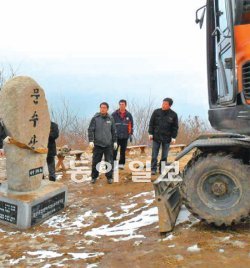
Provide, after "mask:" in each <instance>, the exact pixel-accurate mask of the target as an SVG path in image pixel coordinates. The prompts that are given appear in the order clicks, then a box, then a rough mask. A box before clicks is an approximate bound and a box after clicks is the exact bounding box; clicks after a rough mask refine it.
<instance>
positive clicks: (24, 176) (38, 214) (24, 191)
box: [0, 76, 67, 229]
mask: <svg viewBox="0 0 250 268" xmlns="http://www.w3.org/2000/svg"><path fill="white" fill-rule="evenodd" d="M0 118H1V119H2V120H3V123H4V127H5V132H6V135H7V136H8V137H7V138H6V139H5V142H4V151H5V154H6V172H7V182H4V183H2V184H1V186H0V222H1V223H4V224H8V225H11V226H13V227H17V228H19V229H26V228H29V227H31V226H33V225H35V224H37V223H39V222H41V221H43V220H45V219H47V218H48V217H49V216H51V215H53V214H55V213H56V212H58V211H59V210H61V209H63V208H64V207H65V205H66V202H67V187H66V186H65V185H63V184H62V183H58V182H51V181H47V180H43V179H42V178H43V166H44V165H45V163H46V156H47V145H48V137H49V132H50V116H49V111H48V106H47V101H46V99H45V94H44V91H43V89H42V88H41V87H40V86H39V85H38V84H37V83H36V82H35V81H34V80H33V79H31V78H29V77H24V76H19V77H15V78H13V79H11V80H9V81H8V82H7V83H6V84H5V85H4V87H3V88H2V90H1V91H0Z"/></svg>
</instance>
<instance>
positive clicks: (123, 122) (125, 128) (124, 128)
mask: <svg viewBox="0 0 250 268" xmlns="http://www.w3.org/2000/svg"><path fill="white" fill-rule="evenodd" d="M112 116H113V118H114V120H115V126H116V131H117V138H118V139H128V138H129V136H130V135H132V134H133V127H134V122H133V117H132V115H131V113H130V112H128V111H127V110H126V115H125V117H124V119H123V118H121V116H120V113H119V110H116V111H115V112H113V113H112ZM129 124H130V126H131V131H130V133H129Z"/></svg>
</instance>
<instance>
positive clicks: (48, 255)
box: [27, 250, 63, 259]
mask: <svg viewBox="0 0 250 268" xmlns="http://www.w3.org/2000/svg"><path fill="white" fill-rule="evenodd" d="M27 253H28V254H29V255H31V256H38V257H37V258H39V259H45V258H48V259H49V258H56V257H61V256H62V255H63V254H60V253H56V252H54V251H49V250H38V251H27Z"/></svg>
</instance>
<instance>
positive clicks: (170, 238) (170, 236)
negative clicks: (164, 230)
mask: <svg viewBox="0 0 250 268" xmlns="http://www.w3.org/2000/svg"><path fill="white" fill-rule="evenodd" d="M173 238H174V235H172V234H170V235H168V236H167V237H165V238H164V239H162V241H168V240H173Z"/></svg>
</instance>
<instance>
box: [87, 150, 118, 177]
mask: <svg viewBox="0 0 250 268" xmlns="http://www.w3.org/2000/svg"><path fill="white" fill-rule="evenodd" d="M103 155H104V160H105V162H108V163H110V164H111V165H112V169H111V170H110V171H109V172H107V173H106V174H105V175H106V178H107V179H111V178H112V176H113V146H109V147H101V146H97V145H95V147H94V149H93V158H92V174H91V177H92V178H93V179H96V178H97V177H98V176H99V171H98V170H97V169H96V165H97V164H98V163H100V162H101V161H102V157H103Z"/></svg>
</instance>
